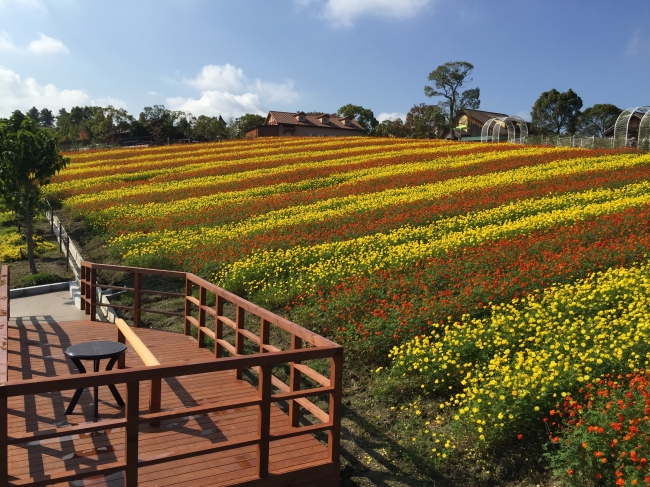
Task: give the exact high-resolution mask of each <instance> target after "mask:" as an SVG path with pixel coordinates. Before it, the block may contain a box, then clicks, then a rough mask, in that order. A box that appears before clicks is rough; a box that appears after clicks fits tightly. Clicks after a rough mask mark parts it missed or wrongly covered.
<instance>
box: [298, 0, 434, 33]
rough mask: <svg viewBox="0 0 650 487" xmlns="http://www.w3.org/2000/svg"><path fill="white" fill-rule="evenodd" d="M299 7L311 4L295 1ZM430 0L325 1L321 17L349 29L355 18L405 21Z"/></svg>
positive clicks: (304, 1)
mask: <svg viewBox="0 0 650 487" xmlns="http://www.w3.org/2000/svg"><path fill="white" fill-rule="evenodd" d="M295 1H296V4H297V5H298V6H299V7H302V8H305V7H307V6H309V5H311V4H312V2H309V1H306V0H295ZM430 2H431V0H327V3H326V4H325V5H324V6H323V7H322V9H321V15H322V16H323V17H324V18H326V19H328V20H330V21H331V22H332V23H333V24H334V25H336V26H344V27H351V26H352V25H354V20H355V19H356V18H357V17H361V16H364V15H375V16H380V17H389V18H394V19H406V18H409V17H413V16H414V15H416V14H417V13H418V12H420V11H421V10H422V9H423V8H424V7H425V6H426V5H428V4H429V3H430Z"/></svg>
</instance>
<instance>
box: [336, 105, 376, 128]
mask: <svg viewBox="0 0 650 487" xmlns="http://www.w3.org/2000/svg"><path fill="white" fill-rule="evenodd" d="M336 113H337V115H339V116H341V117H352V118H355V119H356V121H357V122H359V124H360V125H361V126H362V127H363V128H364V129H365V131H366V133H367V134H370V133H372V131H373V130H374V129H375V127H376V126H377V125H378V124H379V121H378V120H377V119H376V118H375V114H374V113H373V112H372V110H370V109H369V108H363V107H362V106H360V105H352V104H347V105H343V106H342V107H341V108H339V109H338V111H337V112H336Z"/></svg>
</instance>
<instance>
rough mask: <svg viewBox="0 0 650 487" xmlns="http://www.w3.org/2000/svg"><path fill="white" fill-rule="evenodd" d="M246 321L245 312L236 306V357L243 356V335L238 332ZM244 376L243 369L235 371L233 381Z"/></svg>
mask: <svg viewBox="0 0 650 487" xmlns="http://www.w3.org/2000/svg"><path fill="white" fill-rule="evenodd" d="M245 319H246V310H245V309H244V308H242V307H241V306H239V305H237V311H236V318H235V323H236V324H237V329H236V330H235V354H236V355H237V356H239V355H244V335H242V334H241V333H239V330H243V329H244V320H245ZM243 376H244V369H235V379H237V380H241V379H242V377H243Z"/></svg>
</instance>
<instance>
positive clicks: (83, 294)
mask: <svg viewBox="0 0 650 487" xmlns="http://www.w3.org/2000/svg"><path fill="white" fill-rule="evenodd" d="M80 270H81V276H79V286H80V289H79V297H80V298H81V311H85V310H86V266H85V265H83V262H82V263H81V269H80ZM86 314H88V312H86Z"/></svg>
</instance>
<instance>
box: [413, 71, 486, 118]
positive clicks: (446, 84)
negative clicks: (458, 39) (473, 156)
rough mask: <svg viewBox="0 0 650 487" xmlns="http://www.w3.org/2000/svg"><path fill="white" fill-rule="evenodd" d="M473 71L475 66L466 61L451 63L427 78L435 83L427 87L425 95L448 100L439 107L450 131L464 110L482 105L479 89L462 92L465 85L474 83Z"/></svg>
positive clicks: (432, 72)
mask: <svg viewBox="0 0 650 487" xmlns="http://www.w3.org/2000/svg"><path fill="white" fill-rule="evenodd" d="M473 69H474V66H473V65H472V64H470V63H468V62H465V61H456V62H449V63H445V64H442V65H440V66H438V67H437V68H436V69H435V70H433V71H431V72H430V73H429V77H428V78H427V79H428V80H429V81H433V82H434V86H433V87H432V86H428V85H426V86H425V87H424V94H425V95H426V96H428V97H430V98H431V97H434V96H442V97H444V98H446V101H444V102H442V103H440V104H439V106H440V107H441V108H442V109H443V112H444V114H445V116H446V119H447V124H448V127H449V129H450V130H451V129H453V128H454V127H455V126H456V124H457V123H458V118H459V117H460V115H461V112H462V111H463V110H464V109H466V108H472V109H477V108H479V107H480V105H481V101H480V100H479V97H480V95H481V90H480V89H479V88H472V89H469V90H465V91H463V92H462V93H461V92H460V89H461V88H462V87H463V85H465V84H466V83H470V82H471V81H472V78H469V75H470V74H471V73H472V70H473Z"/></svg>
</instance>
